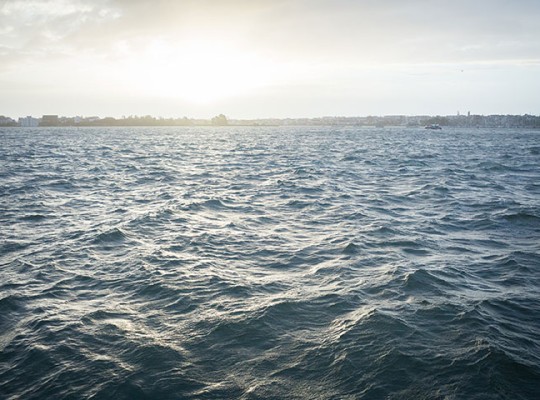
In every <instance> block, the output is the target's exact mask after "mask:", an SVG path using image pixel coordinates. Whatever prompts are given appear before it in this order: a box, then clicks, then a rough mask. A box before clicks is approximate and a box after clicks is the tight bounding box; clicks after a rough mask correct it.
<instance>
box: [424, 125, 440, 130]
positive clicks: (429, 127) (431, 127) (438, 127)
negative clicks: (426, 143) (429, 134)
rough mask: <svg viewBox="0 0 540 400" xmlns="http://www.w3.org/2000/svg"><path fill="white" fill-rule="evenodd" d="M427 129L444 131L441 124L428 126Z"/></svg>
mask: <svg viewBox="0 0 540 400" xmlns="http://www.w3.org/2000/svg"><path fill="white" fill-rule="evenodd" d="M425 129H442V128H441V126H440V125H439V124H431V125H427V126H426V128H425Z"/></svg>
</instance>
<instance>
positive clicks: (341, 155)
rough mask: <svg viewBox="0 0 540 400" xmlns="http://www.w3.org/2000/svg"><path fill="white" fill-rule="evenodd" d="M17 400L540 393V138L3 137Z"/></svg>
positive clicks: (101, 133)
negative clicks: (49, 399) (48, 399)
mask: <svg viewBox="0 0 540 400" xmlns="http://www.w3.org/2000/svg"><path fill="white" fill-rule="evenodd" d="M0 141H1V146H0V206H1V210H0V226H1V232H0V235H1V236H0V398H2V399H19V398H21V399H44V398H54V399H61V398H73V399H76V398H95V399H145V398H151V399H181V398H201V399H202V398H207V399H221V398H222V399H227V398H243V399H266V398H283V399H295V398H298V399H382V398H388V399H407V398H409V399H419V398H420V399H421V398H425V399H537V398H540V289H539V287H540V132H535V131H518V130H516V131H512V130H500V131H497V130H495V131H493V130H491V131H489V130H443V131H442V132H431V131H424V130H423V129H422V130H421V129H417V130H415V129H338V128H336V129H330V128H233V127H230V128H219V129H217V128H216V129H211V128H200V129H188V128H163V129H160V128H136V129H127V128H125V129H124V128H117V129H113V128H110V129H109V128H105V129H80V130H75V129H33V130H32V129H22V128H21V129H18V128H14V129H4V130H2V131H0Z"/></svg>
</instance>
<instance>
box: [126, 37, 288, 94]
mask: <svg viewBox="0 0 540 400" xmlns="http://www.w3.org/2000/svg"><path fill="white" fill-rule="evenodd" d="M130 70H131V74H130V75H131V77H130V80H131V81H132V82H133V85H134V86H135V87H136V88H137V89H138V90H141V91H143V92H144V93H145V94H151V95H155V96H160V97H175V98H180V99H183V100H185V101H189V102H193V103H208V102H212V101H215V100H220V99H223V98H228V97H234V96H238V95H242V94H245V93H249V92H251V91H253V90H256V89H257V88H260V87H264V86H266V85H269V84H272V83H275V82H276V81H277V80H279V75H280V73H279V68H277V66H276V65H273V64H272V63H271V62H269V61H266V60H264V59H262V58H260V57H258V56H257V55H256V54H255V52H250V51H243V50H239V49H237V48H235V47H233V46H230V45H227V44H225V43H222V42H216V41H196V42H194V41H191V42H188V43H180V44H178V45H175V46H172V45H170V44H167V43H164V42H155V43H153V44H152V45H150V46H148V47H147V49H146V50H145V51H144V52H143V54H142V57H141V58H139V61H138V62H137V63H136V64H131V68H130Z"/></svg>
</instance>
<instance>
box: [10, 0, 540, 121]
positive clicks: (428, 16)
mask: <svg viewBox="0 0 540 400" xmlns="http://www.w3.org/2000/svg"><path fill="white" fill-rule="evenodd" d="M538 21H540V1H538V0H475V1H465V0H454V1H449V0H447V1H441V0H407V1H404V0H184V1H174V0H155V1H142V0H92V1H85V0H48V1H44V0H24V1H22V0H3V1H2V0H0V91H1V93H2V96H1V100H0V114H4V115H8V116H11V117H20V116H25V115H34V116H40V115H42V114H60V115H71V116H73V115H84V116H89V115H99V116H114V117H119V116H122V115H132V114H137V115H146V114H151V115H155V116H165V117H169V116H172V117H178V116H189V117H202V118H208V117H211V116H213V115H216V114H219V113H224V114H226V115H227V116H229V117H231V118H264V117H279V118H283V117H316V116H326V115H343V116H363V115H390V114H413V115H418V114H432V115H435V114H441V115H446V114H454V113H456V112H457V111H461V112H462V113H466V112H467V111H469V110H470V111H471V112H473V113H475V114H524V113H529V114H540V23H539V22H538Z"/></svg>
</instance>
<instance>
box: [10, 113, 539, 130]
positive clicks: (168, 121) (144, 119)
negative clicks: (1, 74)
mask: <svg viewBox="0 0 540 400" xmlns="http://www.w3.org/2000/svg"><path fill="white" fill-rule="evenodd" d="M434 124H436V125H440V126H442V127H466V128H535V129H536V128H540V116H537V115H529V114H524V115H470V114H468V115H447V116H430V115H414V116H409V115H385V116H367V117H321V118H262V119H229V118H227V117H226V116H225V115H224V114H219V115H217V116H215V117H213V118H211V119H193V118H188V117H182V118H161V117H160V118H156V117H153V116H151V115H145V116H129V117H122V118H113V117H105V118H100V117H59V116H58V115H43V116H42V117H41V118H33V117H30V116H28V117H21V118H19V120H18V121H16V120H14V119H12V118H9V117H4V116H0V126H4V127H5V126H24V127H38V126H40V127H47V126H49V127H50V126H227V125H229V126H375V127H385V126H404V127H420V126H426V125H434Z"/></svg>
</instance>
